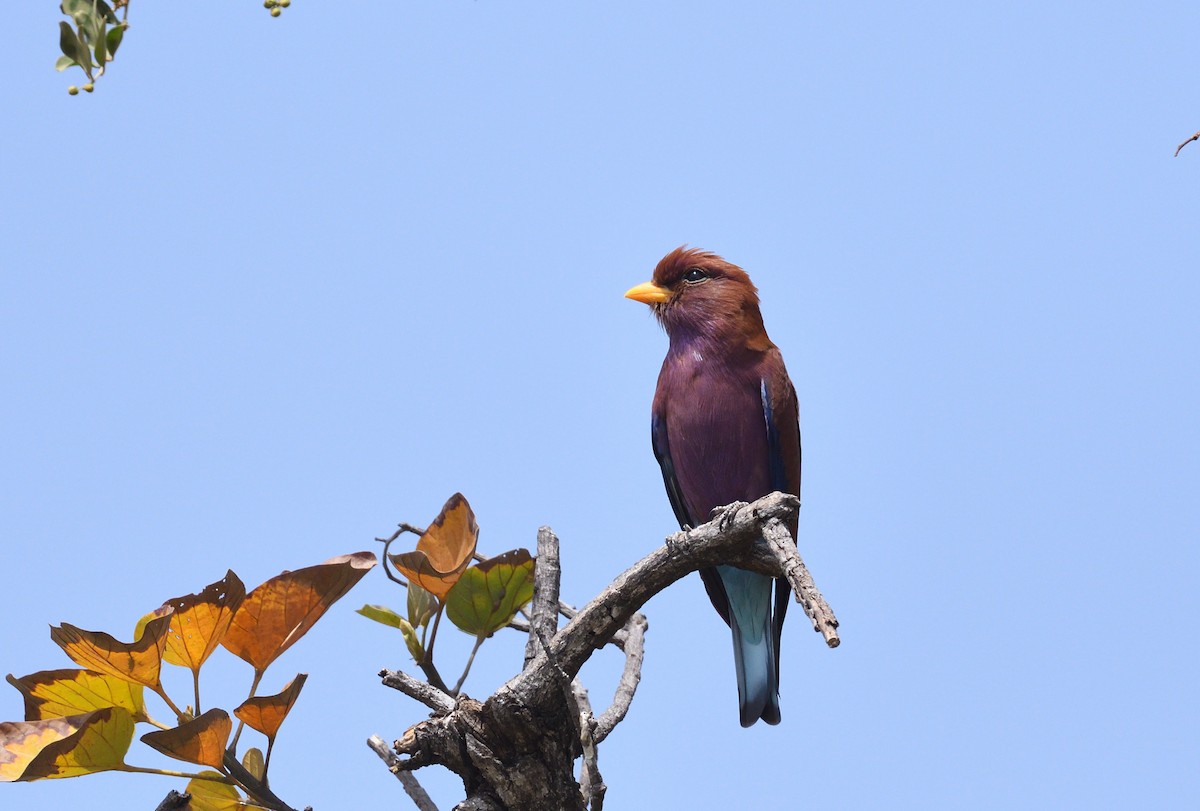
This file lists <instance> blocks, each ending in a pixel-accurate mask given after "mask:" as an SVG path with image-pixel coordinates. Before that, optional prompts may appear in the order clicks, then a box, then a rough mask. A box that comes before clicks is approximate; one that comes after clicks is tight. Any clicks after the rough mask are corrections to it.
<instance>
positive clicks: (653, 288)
mask: <svg viewBox="0 0 1200 811" xmlns="http://www.w3.org/2000/svg"><path fill="white" fill-rule="evenodd" d="M670 297H671V291H670V290H668V289H667V288H665V287H659V286H658V285H656V284H655V283H654V282H642V283H641V284H639V285H638V286H637V287H631V288H629V289H628V290H626V291H625V298H631V299H633V300H634V301H640V302H642V304H662V303H663V302H664V301H666V300H667V299H669V298H670Z"/></svg>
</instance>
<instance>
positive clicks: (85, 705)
mask: <svg viewBox="0 0 1200 811" xmlns="http://www.w3.org/2000/svg"><path fill="white" fill-rule="evenodd" d="M376 562H377V561H376V558H375V555H374V554H372V553H370V552H358V553H356V554H352V555H342V556H340V557H336V558H333V559H331V560H329V561H326V562H325V563H322V564H318V565H316V566H310V567H307V568H304V569H298V570H296V571H290V572H283V573H282V574H280V575H278V576H276V577H273V578H271V579H270V580H267V581H266V582H264V583H262V584H261V585H259V586H258V587H257V588H255V589H254V590H252V591H251V592H249V593H247V592H246V588H245V586H244V585H243V583H242V581H241V580H240V579H239V578H238V576H237V575H236V574H234V573H233V572H232V571H230V572H228V573H226V575H225V577H224V578H222V579H221V580H219V581H217V582H216V583H212V584H210V585H208V586H206V587H205V588H204V589H202V590H201V591H199V592H198V593H196V594H189V595H185V596H183V597H176V598H172V599H170V600H167V601H166V602H165V603H163V605H162V606H161V607H159V608H157V609H155V610H154V611H151V612H150V613H149V614H147V615H146V616H144V617H142V618H141V620H139V621H138V623H137V626H136V628H135V631H134V636H135V641H133V642H130V643H124V642H120V641H118V640H117V639H115V638H114V637H112V636H111V635H109V634H107V633H104V632H102V631H85V630H83V629H81V628H77V627H76V626H74V625H69V624H67V623H63V624H62V625H59V626H54V627H52V628H51V629H50V637H51V639H52V640H53V641H54V642H55V643H56V644H57V645H58V646H59V647H61V648H62V649H63V651H64V652H66V654H67V656H69V657H70V658H71V660H72V661H73V662H75V664H77V665H79V666H80V667H79V668H77V669H63V670H47V671H41V672H38V673H32V674H30V675H28V676H22V677H21V678H15V677H13V676H12V675H11V674H10V675H9V676H8V677H7V679H8V682H9V683H10V684H12V685H13V686H14V687H16V688H17V689H18V690H19V691H20V692H21V694H22V695H23V696H24V698H25V720H24V721H16V722H2V723H0V782H13V781H32V780H45V779H50V778H59V777H77V776H80V775H85V774H94V773H96V772H102V771H112V770H116V771H127V772H144V773H153V774H167V775H173V776H177V777H187V778H191V782H189V783H188V786H187V789H186V790H187V792H188V793H189V794H190V795H191V797H192V799H191V805H190V808H192V809H193V811H218V809H220V811H235V810H236V809H250V808H273V809H279V811H287V810H288V806H287V805H286V804H284V803H283V802H282V801H281V800H279V798H278V797H276V796H275V794H274V793H273V792H272V791H271V789H270V788H269V786H268V782H267V771H268V768H269V766H270V758H271V749H272V747H273V746H274V743H275V737H276V735H277V734H278V732H279V728H280V726H281V725H282V723H283V721H284V719H285V718H286V717H287V715H288V713H289V712H290V711H291V708H292V706H293V705H294V704H295V702H296V699H297V698H298V697H299V695H300V691H301V689H302V688H303V686H304V681H305V679H306V678H307V674H304V673H300V674H298V675H297V676H296V677H295V678H293V679H292V680H291V681H290V682H288V684H287V685H286V686H285V687H284V688H283V689H282V690H281V691H279V692H278V693H276V694H274V695H269V696H257V695H255V692H256V690H257V688H258V685H259V683H260V682H261V681H262V678H263V675H264V673H265V672H266V669H267V668H268V667H269V666H270V664H271V663H272V662H274V661H275V660H276V659H277V658H278V657H279V656H280V654H282V653H283V652H284V651H286V650H287V649H288V648H289V647H291V646H292V645H293V644H295V642H296V641H298V640H299V639H300V637H302V636H303V635H304V634H305V633H307V632H308V630H309V629H310V628H312V626H313V625H314V624H315V623H316V622H317V620H318V619H320V618H321V616H323V615H324V613H325V612H326V611H327V610H328V608H329V607H330V606H331V605H332V604H333V603H334V602H336V601H337V600H338V599H340V598H341V597H342V596H343V595H345V594H346V592H347V591H349V590H350V588H352V587H353V586H354V585H355V584H356V583H357V582H358V581H359V580H360V579H362V577H363V576H364V575H365V574H366V573H367V572H368V571H370V569H371V568H372V567H374V566H375V564H376ZM217 647H224V648H225V649H226V650H228V651H230V652H231V653H233V654H234V655H235V656H238V657H239V658H241V659H243V660H245V661H246V662H247V663H248V664H249V665H250V666H251V667H252V668H253V669H254V680H253V682H252V684H251V687H250V692H249V695H248V697H247V698H246V700H245V701H243V702H242V703H241V704H240V705H238V706H237V707H236V708H235V709H234V710H233V713H232V717H231V715H230V713H229V712H227V711H226V710H224V709H220V708H213V709H209V710H207V711H204V712H202V711H201V703H200V669H201V667H202V666H203V665H204V663H205V662H206V661H207V660H208V658H209V657H210V656H211V655H212V653H213V652H214V651H215V650H216V649H217ZM164 663H166V664H169V665H174V666H178V667H185V668H187V669H188V670H190V671H191V674H192V683H193V692H194V695H193V702H194V703H193V704H191V705H190V706H185V707H182V708H181V707H180V706H179V705H178V704H177V703H176V702H175V701H174V700H173V699H172V698H171V696H170V695H168V694H167V692H166V690H165V688H164V687H163V684H162V679H161V675H162V670H163V664H164ZM147 689H149V690H150V691H151V692H153V693H155V694H156V695H158V697H159V698H161V699H162V700H163V702H164V703H165V704H166V705H167V707H168V708H169V709H170V711H171V712H172V713H173V714H174V716H175V723H174V724H173V725H168V724H164V723H161V722H159V721H156V720H155V719H154V718H153V717H151V716H150V714H149V713H148V712H147V709H146V704H145V700H144V698H145V696H144V694H145V691H146V690H147ZM233 717H235V718H237V719H238V721H239V725H238V729H237V731H236V732H234V730H233ZM141 723H144V724H149V725H151V726H154V727H157V729H156V730H154V731H151V732H147V733H146V734H144V735H142V736H141V740H142V742H143V743H145V744H147V745H148V746H150V747H152V748H153V749H156V750H157V751H159V752H161V753H163V754H165V755H167V756H169V757H172V758H175V759H177V760H181V761H185V762H187V763H190V764H194V765H197V766H201V767H207V768H205V769H204V770H202V771H199V772H192V773H187V772H180V771H174V770H167V769H152V768H144V767H138V766H132V765H129V764H127V763H126V762H125V756H126V754H127V752H128V751H129V748H130V746H131V745H132V742H133V735H134V731H135V726H136V725H137V724H141ZM243 726H249V727H250V728H251V729H254V730H256V731H258V732H260V733H262V734H263V735H264V736H265V737H266V739H267V748H266V753H265V755H264V753H263V752H262V750H260V749H258V748H250V749H248V750H247V751H246V752H245V753H244V754H243V756H242V757H241V758H240V759H239V758H238V756H237V741H238V738H239V737H240V735H241V732H242V728H243ZM231 737H232V741H231ZM242 792H245V796H243V794H242Z"/></svg>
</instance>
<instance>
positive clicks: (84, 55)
mask: <svg viewBox="0 0 1200 811" xmlns="http://www.w3.org/2000/svg"><path fill="white" fill-rule="evenodd" d="M116 5H117V7H122V6H123V7H124V14H125V16H128V14H129V4H128V2H124V3H121V2H118V3H117V4H116ZM59 8H60V9H62V13H63V14H65V15H66V16H67V17H70V18H71V22H67V21H66V20H61V21H59V23H58V47H59V50H61V51H62V56H60V57H59V58H58V61H57V62H55V63H54V69H55V70H58V71H64V70H66V69H67V68H71V67H78V68H79V69H80V70H82V71H83V72H84V74H85V75H86V76H87V80H88V83H87V84H85V85H84V86H83V89H84V90H86V91H88V92H89V93H90V92H92V88H93V82H95V81H96V79H97V78H98V77H100V76H102V75H104V71H105V69H106V68H107V67H108V63H109V62H111V61H112V60H113V59H114V58H115V57H116V55H117V49H118V48H120V47H121V42H122V40H123V39H124V38H125V29H127V28H128V27H129V23H128V22H127V21H126V20H125V19H117V14H116V11H114V9H113V6H110V5H109V4H108V3H107V2H105V0H62V3H61V4H60V5H59ZM68 89H69V90H73V91H75V92H72V93H71V95H75V93H77V92H78V89H77V88H75V87H74V85H72V86H71V87H70V88H68Z"/></svg>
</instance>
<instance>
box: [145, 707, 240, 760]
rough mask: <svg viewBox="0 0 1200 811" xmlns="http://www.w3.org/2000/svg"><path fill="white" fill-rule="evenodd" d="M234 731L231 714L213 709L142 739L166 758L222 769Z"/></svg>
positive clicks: (149, 733) (151, 733)
mask: <svg viewBox="0 0 1200 811" xmlns="http://www.w3.org/2000/svg"><path fill="white" fill-rule="evenodd" d="M231 731H233V722H232V721H230V720H229V713H227V712H225V710H220V709H214V710H209V711H208V712H206V713H204V714H203V715H198V716H196V717H195V718H193V719H192V720H190V721H187V722H185V723H182V724H180V725H179V726H177V727H175V728H173V729H160V730H157V731H155V732H147V733H146V734H145V735H143V736H142V742H143V743H145V744H147V745H149V746H152V747H154V748H155V749H157V750H158V751H160V752H162V753H163V754H164V755H166V756H167V757H173V758H175V759H176V760H186V761H187V762H188V763H199V764H200V765H202V766H212V767H213V768H214V769H219V768H221V759H222V758H223V757H224V756H225V744H226V743H227V742H228V741H229V733H230V732H231Z"/></svg>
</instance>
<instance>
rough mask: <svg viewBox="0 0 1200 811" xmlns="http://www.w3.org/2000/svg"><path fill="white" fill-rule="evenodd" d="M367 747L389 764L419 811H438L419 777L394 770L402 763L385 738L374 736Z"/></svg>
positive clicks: (407, 772) (369, 739) (368, 740)
mask: <svg viewBox="0 0 1200 811" xmlns="http://www.w3.org/2000/svg"><path fill="white" fill-rule="evenodd" d="M367 746H369V747H371V751H372V752H374V753H375V754H377V755H379V759H380V760H382V761H383V762H384V763H386V764H387V766H388V769H389V770H390V771H391V772H392V774H394V775H396V779H398V780H399V781H400V785H402V786H403V787H404V793H405V794H407V795H408V796H409V798H410V799H411V800H412V801H413V802H414V803H415V804H416V806H417V809H418V811H438V807H437V805H435V804H434V802H433V798H431V797H430V796H429V794H428V793H426V791H425V788H424V787H423V786H422V785H421V784H420V783H419V782H417V776H416V775H415V774H413V773H412V772H409V771H404V770H402V769H395V768H393V767H394V766H395V765H396V764H397V763H399V762H400V758H398V757H396V753H395V752H393V751H392V748H391V747H390V746H388V745H387V743H386V742H385V741H384V740H383V738H381V737H379V736H378V735H372V736H371V737H369V738H367Z"/></svg>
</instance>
